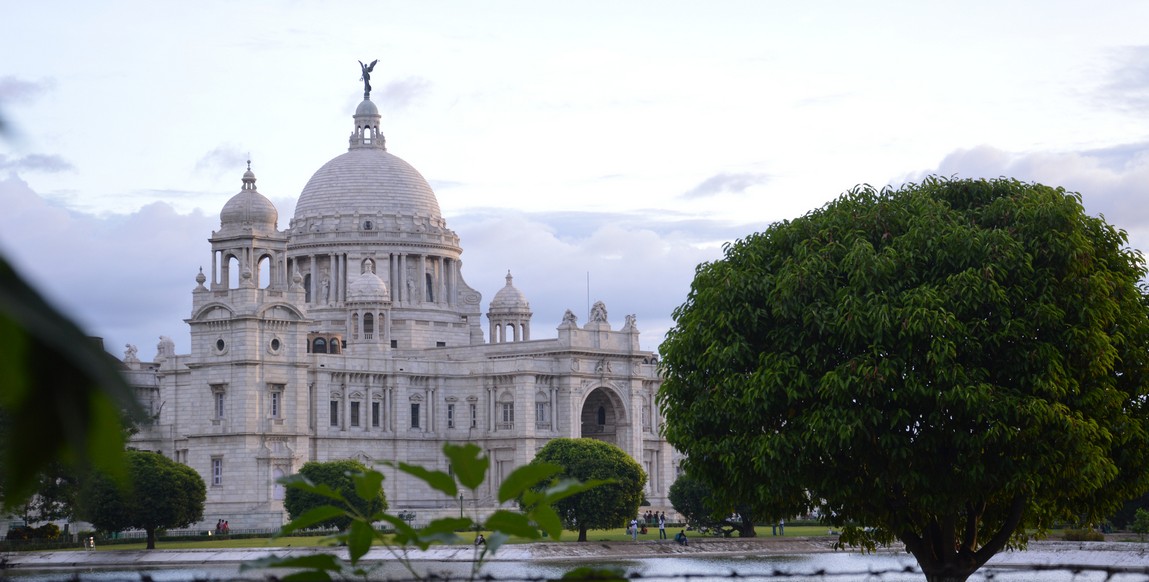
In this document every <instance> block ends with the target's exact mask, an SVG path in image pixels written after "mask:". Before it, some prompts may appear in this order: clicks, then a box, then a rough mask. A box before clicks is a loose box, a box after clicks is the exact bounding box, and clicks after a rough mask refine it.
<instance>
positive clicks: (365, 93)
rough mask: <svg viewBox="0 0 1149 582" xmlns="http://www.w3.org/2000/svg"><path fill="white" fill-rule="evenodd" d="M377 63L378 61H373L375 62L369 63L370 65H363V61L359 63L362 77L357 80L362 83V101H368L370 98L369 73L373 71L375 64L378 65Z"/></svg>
mask: <svg viewBox="0 0 1149 582" xmlns="http://www.w3.org/2000/svg"><path fill="white" fill-rule="evenodd" d="M378 62H379V59H375V60H373V61H371V64H370V65H364V64H363V61H359V68H360V69H362V70H363V77H362V78H360V79H359V80H360V81H363V98H364V99H370V98H371V71H373V70H375V63H378Z"/></svg>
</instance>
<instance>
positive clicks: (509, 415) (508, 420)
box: [499, 402, 515, 429]
mask: <svg viewBox="0 0 1149 582" xmlns="http://www.w3.org/2000/svg"><path fill="white" fill-rule="evenodd" d="M502 411H503V414H502V417H501V418H500V422H499V428H502V429H509V428H514V427H515V403H514V402H504V403H503V404H502Z"/></svg>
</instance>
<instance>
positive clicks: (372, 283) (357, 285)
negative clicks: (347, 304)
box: [347, 271, 391, 301]
mask: <svg viewBox="0 0 1149 582" xmlns="http://www.w3.org/2000/svg"><path fill="white" fill-rule="evenodd" d="M347 297H348V299H350V300H351V301H390V300H391V292H390V291H388V290H387V283H385V282H384V281H383V279H380V278H379V275H376V274H375V273H372V272H371V271H366V272H364V273H363V274H362V275H359V276H358V277H356V278H355V280H354V281H352V282H351V284H350V285H348V286H347Z"/></svg>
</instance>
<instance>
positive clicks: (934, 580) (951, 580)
mask: <svg viewBox="0 0 1149 582" xmlns="http://www.w3.org/2000/svg"><path fill="white" fill-rule="evenodd" d="M970 574H973V572H970V573H969V574H966V575H965V576H961V575H947V574H934V575H931V574H926V582H965V581H966V579H967V578H969V577H970Z"/></svg>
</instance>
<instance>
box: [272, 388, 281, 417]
mask: <svg viewBox="0 0 1149 582" xmlns="http://www.w3.org/2000/svg"><path fill="white" fill-rule="evenodd" d="M282 400H283V392H280V391H278V390H272V391H271V417H272V418H279V414H280V412H281V411H280V406H281V405H282Z"/></svg>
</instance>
